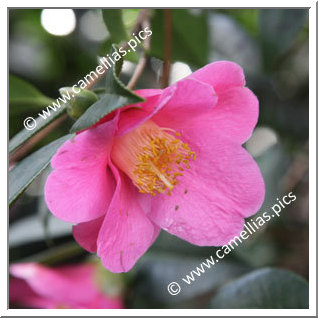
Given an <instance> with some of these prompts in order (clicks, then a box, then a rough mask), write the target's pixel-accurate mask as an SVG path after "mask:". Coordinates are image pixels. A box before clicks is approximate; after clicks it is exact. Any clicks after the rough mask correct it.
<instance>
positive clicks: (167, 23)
mask: <svg viewBox="0 0 318 318" xmlns="http://www.w3.org/2000/svg"><path fill="white" fill-rule="evenodd" d="M171 44H172V16H171V10H170V9H165V10H164V60H163V76H162V88H165V87H167V86H168V85H169V78H170V63H171Z"/></svg>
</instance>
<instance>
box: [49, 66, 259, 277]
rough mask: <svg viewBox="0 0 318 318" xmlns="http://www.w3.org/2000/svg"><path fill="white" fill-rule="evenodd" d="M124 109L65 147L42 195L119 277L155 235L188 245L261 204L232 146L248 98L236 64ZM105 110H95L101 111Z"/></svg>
mask: <svg viewBox="0 0 318 318" xmlns="http://www.w3.org/2000/svg"><path fill="white" fill-rule="evenodd" d="M136 93H137V94H138V95H140V96H142V97H144V98H145V100H146V101H145V102H142V103H138V104H134V105H129V106H126V107H124V108H122V109H120V110H117V111H114V112H113V113H111V114H110V115H108V116H106V117H105V118H103V119H101V120H100V121H99V122H98V123H97V124H96V125H94V126H92V127H91V128H89V129H87V130H85V131H82V132H80V133H78V134H77V135H76V137H74V138H73V139H72V140H69V141H67V142H65V143H64V144H63V145H62V146H61V147H60V148H59V150H58V151H57V153H56V154H55V155H54V157H53V158H52V160H51V165H52V167H53V169H54V171H53V172H52V173H51V174H50V175H49V177H48V180H47V183H46V187H45V197H46V202H47V205H48V207H49V209H50V210H51V211H52V213H53V214H54V215H55V216H56V217H58V218H60V219H62V220H64V221H68V222H74V223H78V224H77V225H75V226H74V227H73V234H74V237H75V239H76V240H77V242H78V243H79V244H80V245H81V246H82V247H84V248H85V249H87V250H88V251H90V252H97V255H98V256H99V257H100V258H101V260H102V262H103V265H104V266H105V267H106V268H107V269H109V270H111V271H113V272H124V271H129V270H130V269H131V268H132V267H133V265H134V264H135V263H136V261H137V260H138V259H139V258H140V256H141V255H143V254H144V253H145V252H146V251H147V249H148V248H149V246H151V244H152V243H153V242H154V240H155V239H156V238H157V236H158V234H159V232H160V229H163V230H165V231H168V232H169V233H170V234H173V235H176V236H178V237H180V238H182V239H184V240H186V241H188V242H190V243H192V244H196V245H200V246H221V245H224V244H226V243H227V242H228V241H229V240H230V239H232V238H233V237H234V236H236V235H239V234H240V232H241V231H242V229H243V226H244V218H246V217H249V216H251V215H253V214H254V213H256V212H257V211H258V209H259V208H260V206H261V204H262V202H263V200H264V182H263V178H262V175H261V173H260V171H259V168H258V166H257V165H256V163H255V162H254V160H253V158H252V157H251V156H250V155H249V154H248V153H247V152H246V151H245V150H244V149H243V147H242V144H243V143H244V142H245V141H246V140H247V139H248V138H249V137H250V135H251V133H252V131H253V129H254V127H255V125H256V122H257V119H258V100H257V98H256V96H255V95H254V94H253V93H252V92H251V91H250V90H249V89H248V88H247V87H245V79H244V73H243V71H242V69H241V67H240V66H238V65H237V64H235V63H232V62H228V61H220V62H215V63H211V64H208V65H207V66H205V67H203V68H201V69H199V70H198V71H196V72H194V73H192V74H191V75H190V76H188V77H186V78H185V79H182V80H180V81H179V82H177V83H175V84H173V85H171V86H169V87H167V88H165V89H163V90H161V89H145V90H138V91H136ZM106 106H107V105H105V107H106Z"/></svg>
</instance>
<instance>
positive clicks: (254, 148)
mask: <svg viewBox="0 0 318 318" xmlns="http://www.w3.org/2000/svg"><path fill="white" fill-rule="evenodd" d="M277 142H278V140H277V135H276V133H275V131H274V130H273V129H271V128H268V127H258V128H256V129H255V130H254V132H253V135H252V137H251V138H250V139H249V140H248V141H247V143H246V149H247V151H248V152H249V153H250V154H251V155H252V156H254V157H258V156H260V155H261V154H263V153H264V152H265V151H266V150H268V149H269V148H270V147H272V146H274V145H275V144H277Z"/></svg>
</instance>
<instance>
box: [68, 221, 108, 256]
mask: <svg viewBox="0 0 318 318" xmlns="http://www.w3.org/2000/svg"><path fill="white" fill-rule="evenodd" d="M103 220H104V216H102V217H100V218H97V219H95V220H92V221H88V222H83V223H79V224H78V225H74V226H73V236H74V238H75V240H76V241H77V243H78V244H79V245H81V246H82V247H83V248H85V249H86V250H87V251H89V252H91V253H95V252H96V251H97V245H96V241H97V237H98V233H99V230H100V228H101V226H102V223H103Z"/></svg>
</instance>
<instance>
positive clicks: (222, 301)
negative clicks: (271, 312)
mask: <svg viewBox="0 0 318 318" xmlns="http://www.w3.org/2000/svg"><path fill="white" fill-rule="evenodd" d="M211 308H231V309H234V308H235V309H241V308H242V309H243V308H244V309H247V308H248V309H250V308H257V309H291V308H295V309H305V308H308V283H307V282H306V281H305V280H304V279H303V278H302V277H300V276H299V275H296V274H294V273H292V272H289V271H286V270H281V269H275V268H263V269H260V270H256V271H254V272H252V273H250V274H248V275H245V276H243V277H241V278H239V279H237V280H235V281H233V282H231V283H229V284H227V285H224V286H223V287H222V288H221V289H220V290H219V291H218V292H217V293H216V294H215V296H214V297H213V299H212V301H211Z"/></svg>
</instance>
